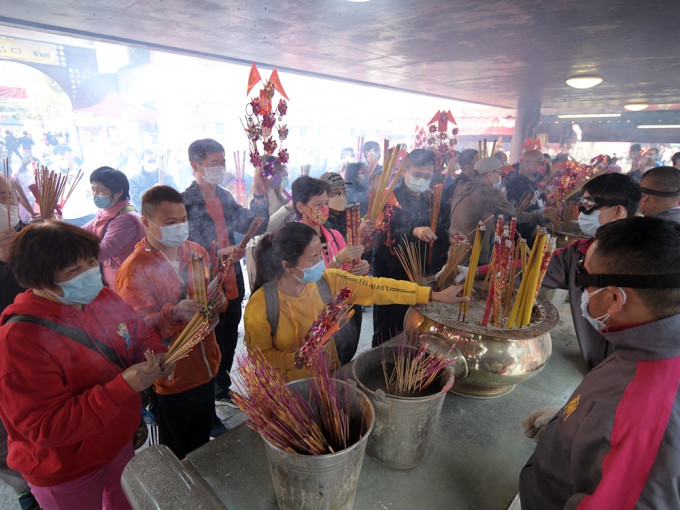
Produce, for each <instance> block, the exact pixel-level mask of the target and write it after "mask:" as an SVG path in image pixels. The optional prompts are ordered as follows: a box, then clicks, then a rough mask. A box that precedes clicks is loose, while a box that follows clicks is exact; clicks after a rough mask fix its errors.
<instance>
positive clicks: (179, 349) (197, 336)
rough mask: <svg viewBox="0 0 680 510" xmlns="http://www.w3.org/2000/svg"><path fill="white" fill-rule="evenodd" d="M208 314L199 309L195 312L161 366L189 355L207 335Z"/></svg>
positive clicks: (206, 311)
mask: <svg viewBox="0 0 680 510" xmlns="http://www.w3.org/2000/svg"><path fill="white" fill-rule="evenodd" d="M208 320H209V312H208V310H207V309H201V310H200V311H198V312H196V315H194V317H193V318H192V319H191V321H189V324H187V325H186V327H185V328H184V329H183V330H182V332H181V333H180V334H179V336H178V337H177V339H176V340H175V341H174V342H173V343H172V345H171V346H170V349H168V353H167V354H166V356H165V359H164V360H163V366H165V365H168V364H169V363H174V362H176V361H177V360H180V359H182V358H184V357H186V356H188V355H189V352H190V351H191V349H193V348H194V346H196V345H197V344H198V343H199V342H201V340H203V339H204V338H205V337H206V335H207V334H208V328H209V324H208Z"/></svg>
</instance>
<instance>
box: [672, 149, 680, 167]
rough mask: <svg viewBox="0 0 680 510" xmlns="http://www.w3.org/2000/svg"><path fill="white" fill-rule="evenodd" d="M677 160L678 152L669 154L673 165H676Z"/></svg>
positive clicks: (678, 159)
mask: <svg viewBox="0 0 680 510" xmlns="http://www.w3.org/2000/svg"><path fill="white" fill-rule="evenodd" d="M678 161H680V152H676V153H675V154H673V155H672V156H671V163H673V164H674V165H677V164H678Z"/></svg>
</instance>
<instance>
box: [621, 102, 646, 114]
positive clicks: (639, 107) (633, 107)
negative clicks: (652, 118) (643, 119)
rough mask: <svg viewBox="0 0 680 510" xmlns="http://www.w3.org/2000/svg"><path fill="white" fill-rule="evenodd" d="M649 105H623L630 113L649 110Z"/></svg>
mask: <svg viewBox="0 0 680 510" xmlns="http://www.w3.org/2000/svg"><path fill="white" fill-rule="evenodd" d="M648 106H649V105H648V104H647V103H628V104H625V105H623V107H624V108H625V109H626V110H628V111H629V112H639V111H642V110H644V109H645V108H647V107H648Z"/></svg>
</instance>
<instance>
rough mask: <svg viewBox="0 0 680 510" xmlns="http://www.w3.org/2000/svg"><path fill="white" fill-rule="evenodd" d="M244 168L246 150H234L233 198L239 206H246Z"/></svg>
mask: <svg viewBox="0 0 680 510" xmlns="http://www.w3.org/2000/svg"><path fill="white" fill-rule="evenodd" d="M245 168H246V151H243V155H242V156H241V151H236V152H234V170H235V174H234V199H235V200H236V202H237V203H238V204H239V205H240V206H241V207H246V181H245V179H244V175H245Z"/></svg>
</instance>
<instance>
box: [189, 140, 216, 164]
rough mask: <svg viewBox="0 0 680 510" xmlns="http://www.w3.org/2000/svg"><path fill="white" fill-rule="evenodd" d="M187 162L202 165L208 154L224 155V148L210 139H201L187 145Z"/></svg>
mask: <svg viewBox="0 0 680 510" xmlns="http://www.w3.org/2000/svg"><path fill="white" fill-rule="evenodd" d="M187 152H188V153H189V161H193V162H195V163H202V162H203V160H204V159H205V158H206V157H207V156H208V154H220V153H222V154H224V153H225V151H224V147H222V144H221V143H220V142H218V141H216V140H213V139H212V138H203V139H201V140H196V141H194V142H191V145H189V150H188V151H187Z"/></svg>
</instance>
